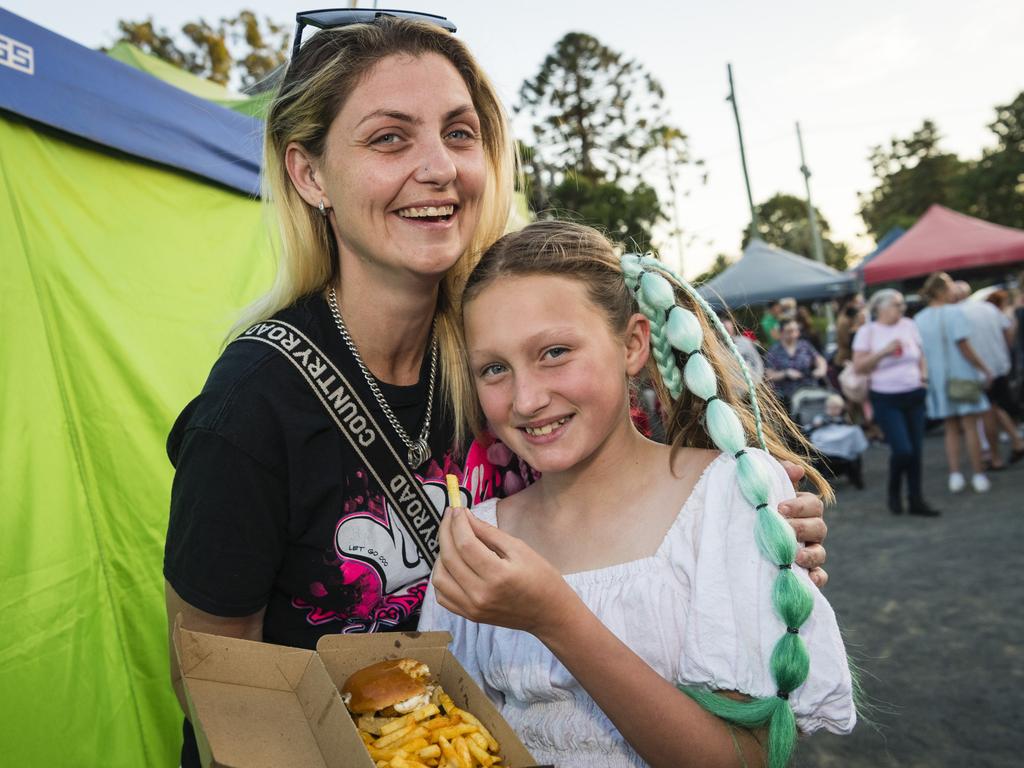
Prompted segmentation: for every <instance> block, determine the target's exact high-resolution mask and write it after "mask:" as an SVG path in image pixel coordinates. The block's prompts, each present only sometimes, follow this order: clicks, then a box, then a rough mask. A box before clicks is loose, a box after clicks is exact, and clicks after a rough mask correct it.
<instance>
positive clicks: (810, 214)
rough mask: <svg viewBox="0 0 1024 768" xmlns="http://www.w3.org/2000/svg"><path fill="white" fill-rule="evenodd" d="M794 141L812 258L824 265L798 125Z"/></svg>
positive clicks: (809, 179)
mask: <svg viewBox="0 0 1024 768" xmlns="http://www.w3.org/2000/svg"><path fill="white" fill-rule="evenodd" d="M796 141H797V144H799V145H800V173H801V174H803V177H804V188H805V189H806V190H807V220H808V221H809V222H810V224H811V238H812V239H813V241H814V258H815V259H817V260H818V261H819V262H821V263H822V264H824V263H825V250H824V249H823V248H822V247H821V233H820V232H819V231H818V216H817V214H815V212H814V203H812V202H811V171H810V169H809V168H808V167H807V163H806V161H805V160H804V138H803V136H802V135H801V134H800V123H799V122H797V124H796Z"/></svg>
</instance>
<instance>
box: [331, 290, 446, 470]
mask: <svg viewBox="0 0 1024 768" xmlns="http://www.w3.org/2000/svg"><path fill="white" fill-rule="evenodd" d="M327 305H328V306H329V307H330V308H331V314H332V315H333V316H334V324H335V325H337V326H338V333H340V334H341V338H342V340H343V341H344V342H345V346H347V347H348V351H349V352H351V353H352V357H354V358H355V361H356V365H358V366H359V370H361V371H362V372H363V378H365V379H366V383H367V385H368V386H369V387H370V391H371V392H372V393H373V396H374V397H375V398H376V400H377V404H378V405H379V406H380V407H381V410H382V411H384V415H385V416H386V417H387V419H388V422H390V424H391V426H392V427H393V428H394V430H395V432H397V433H398V436H399V437H400V438H401V439H402V442H403V443H405V447H406V449H407V450H408V453H407V454H406V463H407V464H408V465H409V467H410V468H412V469H416V468H417V467H420V466H422V465H423V464H425V463H426V461H427V459H429V458H430V445H429V444H428V443H427V438H428V437H429V435H430V414H431V412H432V409H433V406H434V381H435V379H436V378H437V336H435V335H434V331H433V328H432V329H431V331H430V385H429V387H428V388H427V415H426V418H424V420H423V428H422V429H421V430H420V436H419V437H418V438H417V439H416V442H413V441H412V439H411V438H410V437H409V434H408V433H407V432H406V431H405V429H403V428H402V425H401V424H399V423H398V419H397V418H395V413H394V411H392V410H391V406H390V405H388V401H387V400H385V399H384V395H383V393H382V392H381V391H380V387H378V386H377V380H376V379H375V378H374V377H373V374H372V373H370V371H369V370H367V368H366V364H365V363H363V358H362V357H360V355H359V350H358V349H356V345H355V343H354V342H353V341H352V337H351V336H349V335H348V328H346V327H345V321H344V320H342V319H341V312H340V311H339V310H338V296H337V294H336V293H335V292H334V287H333V286H331V289H330V291H329V292H328V294H327Z"/></svg>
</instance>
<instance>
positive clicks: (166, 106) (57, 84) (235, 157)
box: [0, 8, 262, 195]
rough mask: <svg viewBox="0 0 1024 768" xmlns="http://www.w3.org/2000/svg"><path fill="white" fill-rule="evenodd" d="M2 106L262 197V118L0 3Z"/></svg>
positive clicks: (91, 139)
mask: <svg viewBox="0 0 1024 768" xmlns="http://www.w3.org/2000/svg"><path fill="white" fill-rule="evenodd" d="M0 36H2V38H5V39H0V109H4V110H7V111H9V112H13V113H14V114H17V115H20V116H22V117H25V118H28V119H31V120H34V121H36V122H39V123H42V124H44V125H48V126H51V127H53V128H57V129H59V130H61V131H65V132H67V133H70V134H73V135H75V136H80V137H82V138H84V139H88V140H89V141H93V142H96V143H97V144H101V145H103V146H106V147H110V148H112V149H116V150H120V151H122V152H125V153H127V154H130V155H133V156H135V157H140V158H143V159H146V160H151V161H154V162H157V163H160V164H162V165H167V166H170V167H172V168H178V169H180V170H183V171H188V172H190V173H194V174H197V175H199V176H202V177H204V178H207V179H210V180H212V181H216V182H218V183H220V184H223V185H225V186H228V187H231V188H233V189H236V190H238V191H240V192H243V193H245V194H249V195H258V194H259V171H260V153H261V141H262V123H261V122H260V121H259V120H257V119H255V118H252V117H249V116H247V115H242V114H238V113H236V112H233V111H231V110H229V109H225V108H223V107H220V106H217V105H215V104H211V103H209V102H207V101H204V100H203V99H200V98H197V97H195V96H192V95H190V94H188V93H185V92H183V91H180V90H178V89H177V88H174V87H173V86H171V85H168V84H166V83H163V82H161V81H160V80H158V79H156V78H154V77H152V76H150V75H148V74H146V73H144V72H140V71H138V70H136V69H133V68H132V67H129V66H126V65H124V64H122V63H120V62H118V61H114V60H113V59H111V58H110V57H108V56H104V55H103V54H102V53H99V52H98V51H92V50H89V49H88V48H86V47H84V46H82V45H79V44H78V43H75V42H72V41H71V40H68V39H67V38H64V37H61V36H60V35H57V34H55V33H53V32H50V31H49V30H47V29H44V28H43V27H40V26H38V25H36V24H33V23H32V22H30V21H27V20H26V19H23V18H21V17H20V16H16V15H15V14H13V13H10V12H9V11H6V10H4V9H2V8H0Z"/></svg>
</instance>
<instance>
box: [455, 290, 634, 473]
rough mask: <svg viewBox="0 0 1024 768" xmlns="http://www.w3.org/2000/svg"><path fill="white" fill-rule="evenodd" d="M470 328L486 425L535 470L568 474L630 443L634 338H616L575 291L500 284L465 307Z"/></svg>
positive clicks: (473, 363)
mask: <svg viewBox="0 0 1024 768" xmlns="http://www.w3.org/2000/svg"><path fill="white" fill-rule="evenodd" d="M464 319H465V326H466V341H467V346H468V349H469V359H470V366H471V369H472V375H473V378H474V380H475V382H476V389H477V395H478V397H479V399H480V405H481V407H482V409H483V412H484V416H485V418H486V419H487V423H488V424H489V425H490V427H491V429H492V430H494V432H495V434H496V435H497V436H498V437H499V438H500V439H501V440H502V442H504V443H505V444H506V445H508V447H509V448H511V449H512V450H513V451H514V452H515V453H517V454H519V455H520V456H521V457H522V458H523V459H525V460H526V462H527V463H529V464H530V466H532V467H533V468H534V469H537V470H539V471H541V472H557V471H561V470H567V469H571V468H573V467H575V466H577V465H579V464H580V463H581V462H587V461H589V460H591V459H592V458H594V457H595V456H596V455H597V454H599V453H601V452H602V450H603V449H604V448H605V447H606V446H608V445H609V444H610V441H613V440H614V439H617V438H619V437H626V436H632V433H633V427H632V423H631V422H630V419H629V408H628V402H629V400H628V384H627V382H628V378H629V376H630V375H632V374H634V373H636V371H637V370H638V366H637V364H636V363H637V361H636V360H634V358H633V353H632V352H631V348H630V344H629V343H628V339H629V335H628V334H627V335H626V338H623V337H620V336H619V335H617V334H615V333H614V332H613V331H612V329H611V328H610V326H609V323H608V318H607V315H606V314H605V313H604V312H603V311H602V310H601V309H600V308H598V307H596V306H594V304H593V302H592V301H591V299H590V297H589V296H588V295H587V292H586V289H585V287H584V286H583V285H581V284H580V283H579V282H578V281H575V280H571V279H569V278H565V277H558V276H552V275H527V276H516V277H503V278H500V279H498V280H495V281H494V282H493V283H491V284H489V285H488V286H487V287H485V288H484V289H483V290H482V291H480V293H479V294H477V295H475V296H474V297H473V298H472V299H471V300H470V301H469V302H468V303H467V304H466V305H465V307H464ZM643 358H644V359H646V354H644V355H643ZM642 364H643V363H642V361H641V362H640V363H639V365H640V366H642Z"/></svg>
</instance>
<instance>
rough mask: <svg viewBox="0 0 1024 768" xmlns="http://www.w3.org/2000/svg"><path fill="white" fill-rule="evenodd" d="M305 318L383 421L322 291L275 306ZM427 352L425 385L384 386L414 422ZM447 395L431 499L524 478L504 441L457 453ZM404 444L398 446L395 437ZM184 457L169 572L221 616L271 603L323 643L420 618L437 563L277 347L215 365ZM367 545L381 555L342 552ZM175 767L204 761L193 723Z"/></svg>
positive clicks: (189, 416)
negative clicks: (452, 483)
mask: <svg viewBox="0 0 1024 768" xmlns="http://www.w3.org/2000/svg"><path fill="white" fill-rule="evenodd" d="M275 319H278V320H281V321H284V322H287V323H289V324H291V325H292V326H295V327H296V328H298V329H299V330H301V331H303V332H304V333H305V334H306V335H307V336H308V337H309V338H310V339H311V340H312V341H313V342H314V343H315V344H316V345H317V346H319V347H320V349H321V350H323V352H324V353H325V354H326V355H327V356H328V357H329V358H331V360H332V361H333V362H334V364H335V365H336V366H337V367H338V368H339V369H340V370H341V372H342V374H343V375H344V376H345V377H346V378H347V379H348V380H349V382H350V383H351V384H352V385H353V386H354V387H355V389H356V391H357V392H358V394H359V396H360V398H361V399H362V401H363V402H364V403H365V404H366V405H367V406H368V407H369V408H370V412H371V413H372V415H373V417H374V419H375V420H376V421H377V423H378V424H380V425H383V424H385V422H386V417H385V416H384V413H383V411H382V410H381V409H380V407H379V405H378V404H377V402H376V400H375V399H374V397H373V395H372V393H371V392H370V389H369V387H368V386H367V385H366V382H365V379H364V377H363V375H362V372H361V371H359V370H358V368H356V367H355V364H354V362H352V360H351V356H350V354H349V353H348V350H347V349H346V348H345V346H344V342H343V341H342V339H341V336H340V334H339V333H338V329H337V327H336V326H335V324H334V320H333V318H332V317H331V314H330V310H329V309H328V307H327V303H326V302H325V301H324V299H323V298H322V297H320V296H309V297H306V298H304V299H301V300H299V301H298V302H296V303H295V304H294V305H292V306H291V307H289V308H287V309H285V310H283V311H282V312H280V313H278V314H277V315H276V316H275ZM429 366H430V356H429V355H424V362H423V367H422V368H421V371H420V379H419V382H418V383H417V384H415V385H413V386H409V387H396V386H392V385H389V384H386V383H384V382H378V385H379V387H380V389H381V391H382V393H383V395H384V397H385V398H386V399H387V401H388V403H389V404H390V406H391V408H392V411H393V412H394V413H395V416H396V418H397V419H398V420H399V421H400V422H401V424H402V426H403V427H404V428H405V430H406V433H407V434H409V435H412V436H417V435H419V433H420V429H421V426H422V423H423V416H424V413H425V411H426V400H427V385H428V382H429V372H430V368H429ZM442 400H443V397H442V394H441V371H440V369H439V370H438V375H437V391H436V392H435V396H434V407H433V409H432V410H433V413H432V415H431V429H430V437H429V441H428V442H429V444H430V449H431V459H430V461H428V462H427V463H426V464H425V465H424V466H422V467H420V468H418V469H417V470H414V474H415V475H416V476H417V478H418V479H419V480H420V481H421V482H422V483H423V485H424V490H425V491H426V495H427V496H428V497H429V498H430V499H431V500H432V501H433V502H434V503H435V505H436V506H437V507H438V509H442V508H443V507H444V506H445V499H446V486H445V475H446V474H448V473H451V474H454V475H456V476H457V477H459V479H460V481H461V485H462V489H463V491H462V493H463V501H464V503H465V504H466V505H467V506H471V505H472V504H475V503H477V502H480V501H483V500H485V499H487V498H490V497H491V496H495V495H502V496H504V495H508V494H510V493H514V492H515V491H516V490H518V489H519V488H522V487H523V486H524V485H525V484H526V483H527V482H529V478H528V477H527V472H528V469H527V468H526V467H524V466H520V464H519V462H518V460H517V459H516V458H515V457H514V456H513V455H512V453H511V452H510V451H509V450H508V448H506V447H505V446H504V445H502V444H501V443H498V442H494V441H493V440H489V439H483V440H477V441H474V442H473V443H471V444H470V446H469V448H468V450H467V451H465V453H464V455H463V456H461V457H454V456H453V455H452V451H451V445H452V436H453V433H452V426H451V423H450V420H449V419H448V418H447V417H446V415H445V414H446V412H447V410H448V409H447V408H445V407H444V406H443V403H442ZM396 448H397V449H399V453H400V455H404V452H405V451H404V446H400V445H396ZM167 453H168V456H169V457H170V459H171V463H172V464H173V465H174V467H175V470H176V471H175V475H174V484H173V486H172V489H171V512H170V523H169V526H168V529H167V542H166V547H165V550H164V577H165V578H166V579H167V581H168V582H169V583H170V584H171V586H172V587H174V589H175V591H176V592H177V593H178V594H179V595H180V596H181V597H182V599H184V600H185V601H186V602H188V603H190V604H191V605H193V606H195V607H196V608H199V609H200V610H202V611H206V612H207V613H212V614H214V615H218V616H246V615H249V614H252V613H256V612H257V611H259V610H260V609H261V608H263V607H264V606H266V613H265V615H264V619H263V639H264V641H266V642H268V643H276V644H279V645H290V646H295V647H301V648H315V647H316V642H317V640H318V639H319V638H320V637H321V636H323V635H325V634H330V633H337V632H344V633H350V632H380V631H404V630H410V629H415V628H416V622H417V620H418V618H419V609H420V606H421V604H422V602H423V595H424V593H425V592H426V586H427V579H428V577H429V569H428V568H427V566H426V563H425V561H422V560H420V559H419V557H418V554H417V552H416V550H415V547H414V545H413V544H412V541H411V539H409V535H408V534H407V533H405V530H404V527H403V526H402V524H401V523H399V522H397V521H396V520H395V518H394V517H393V516H392V512H391V509H390V507H389V504H388V503H387V501H386V500H385V497H384V495H383V494H382V493H381V491H380V489H379V487H377V486H376V485H375V483H374V481H373V480H372V478H370V476H369V475H368V473H367V471H366V468H365V467H363V466H362V465H361V463H360V460H359V459H358V457H357V456H356V454H355V452H354V451H353V450H352V448H351V447H350V445H349V443H348V441H347V440H346V439H345V438H344V437H343V436H342V434H341V432H340V431H339V429H338V427H337V425H336V423H335V422H334V421H333V420H332V419H331V418H330V417H329V416H328V414H327V412H326V411H325V409H324V406H323V404H322V402H321V401H320V400H319V399H318V398H317V397H316V396H315V395H314V394H313V392H312V391H311V389H310V387H309V384H307V383H306V380H305V379H304V378H303V377H302V375H301V374H300V373H299V372H298V371H297V370H296V369H295V368H294V367H293V366H292V365H291V363H290V362H289V361H288V360H287V359H286V358H285V357H284V356H283V355H282V354H281V352H280V351H278V350H277V349H274V348H272V347H269V346H266V345H264V344H261V343H258V342H253V341H245V340H239V341H235V342H232V343H231V344H230V345H228V347H227V349H226V350H225V351H224V353H223V354H222V355H221V357H220V359H218V360H217V362H216V363H215V364H214V366H213V370H212V371H211V372H210V376H209V378H208V379H207V381H206V384H205V386H204V387H203V390H202V392H201V393H200V394H199V396H198V397H196V398H195V399H194V400H192V402H190V403H189V404H188V406H186V408H185V409H184V410H183V411H182V413H181V415H180V416H178V419H177V421H176V422H175V424H174V426H173V427H172V429H171V433H170V436H169V437H168V440H167ZM357 544H358V545H361V546H364V548H373V549H374V551H375V552H376V553H377V556H376V558H375V561H376V567H371V564H368V563H367V561H366V560H365V559H363V560H356V559H352V558H350V557H346V556H345V555H344V554H342V552H343V551H347V552H351V551H352V550H353V547H354V546H355V545H357ZM183 731H184V739H183V744H182V753H181V765H182V766H183V768H191V767H192V766H198V765H199V755H198V751H197V749H196V743H195V736H194V733H193V731H192V728H191V724H190V723H189V722H188V721H187V720H186V721H185V723H184V729H183Z"/></svg>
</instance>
